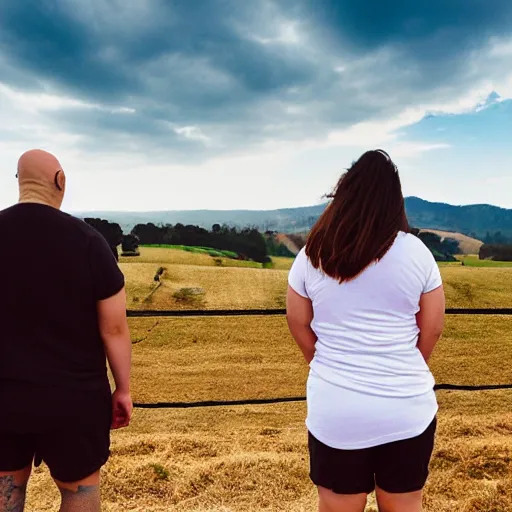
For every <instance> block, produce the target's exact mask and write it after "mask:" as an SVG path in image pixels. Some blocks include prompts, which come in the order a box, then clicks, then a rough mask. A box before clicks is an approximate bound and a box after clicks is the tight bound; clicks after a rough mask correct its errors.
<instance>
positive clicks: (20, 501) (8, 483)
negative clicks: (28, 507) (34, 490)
mask: <svg viewBox="0 0 512 512" xmlns="http://www.w3.org/2000/svg"><path fill="white" fill-rule="evenodd" d="M26 493H27V484H26V483H24V484H22V485H16V484H15V483H14V477H13V476H11V475H9V476H2V477H0V512H23V510H24V509H25V497H26Z"/></svg>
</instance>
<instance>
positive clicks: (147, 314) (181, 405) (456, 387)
mask: <svg viewBox="0 0 512 512" xmlns="http://www.w3.org/2000/svg"><path fill="white" fill-rule="evenodd" d="M285 314H286V309H200V310H172V311H169V310H167V311H166V310H131V311H127V315H128V317H130V318H152V317H153V318H154V317H201V316H202V317H215V316H276V315H285ZM446 314H447V315H512V308H447V309H446ZM501 389H512V384H495V385H480V386H465V385H462V384H436V385H435V387H434V390H435V391H442V390H445V391H492V390H501ZM305 401H306V397H305V396H292V397H280V398H255V399H247V400H206V401H198V402H156V403H142V402H135V403H134V404H133V406H134V407H135V408H137V409H195V408H201V407H232V406H240V405H266V404H282V403H293V402H305Z"/></svg>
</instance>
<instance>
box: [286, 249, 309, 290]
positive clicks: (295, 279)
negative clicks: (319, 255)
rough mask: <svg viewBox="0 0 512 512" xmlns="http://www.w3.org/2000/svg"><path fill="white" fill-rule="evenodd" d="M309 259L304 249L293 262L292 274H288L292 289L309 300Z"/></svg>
mask: <svg viewBox="0 0 512 512" xmlns="http://www.w3.org/2000/svg"><path fill="white" fill-rule="evenodd" d="M307 265H308V257H307V256H306V251H305V249H302V250H301V251H300V252H299V254H297V257H296V258H295V261H294V262H293V265H292V268H291V269H290V273H289V274H288V284H289V285H290V287H291V288H292V289H293V290H294V291H295V292H297V293H298V294H299V295H301V296H302V297H304V298H306V299H307V298H309V296H308V292H307V290H306V271H307Z"/></svg>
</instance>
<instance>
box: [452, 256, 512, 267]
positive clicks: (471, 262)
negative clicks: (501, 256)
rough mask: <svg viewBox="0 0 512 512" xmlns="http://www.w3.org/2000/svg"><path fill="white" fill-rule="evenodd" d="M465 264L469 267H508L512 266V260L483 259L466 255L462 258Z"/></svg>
mask: <svg viewBox="0 0 512 512" xmlns="http://www.w3.org/2000/svg"><path fill="white" fill-rule="evenodd" d="M462 261H463V262H464V266H467V267H493V268H506V267H512V261H493V260H481V259H480V258H478V256H466V257H465V258H463V259H462Z"/></svg>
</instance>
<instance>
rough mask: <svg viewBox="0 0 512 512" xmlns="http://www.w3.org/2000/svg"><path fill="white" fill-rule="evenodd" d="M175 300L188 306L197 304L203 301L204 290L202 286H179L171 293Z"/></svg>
mask: <svg viewBox="0 0 512 512" xmlns="http://www.w3.org/2000/svg"><path fill="white" fill-rule="evenodd" d="M173 297H174V299H175V300H176V302H179V303H181V304H183V305H188V306H199V305H201V304H202V303H203V302H204V290H203V289H202V288H180V289H179V290H178V291H176V292H174V293H173Z"/></svg>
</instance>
